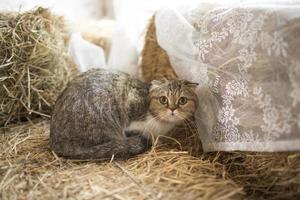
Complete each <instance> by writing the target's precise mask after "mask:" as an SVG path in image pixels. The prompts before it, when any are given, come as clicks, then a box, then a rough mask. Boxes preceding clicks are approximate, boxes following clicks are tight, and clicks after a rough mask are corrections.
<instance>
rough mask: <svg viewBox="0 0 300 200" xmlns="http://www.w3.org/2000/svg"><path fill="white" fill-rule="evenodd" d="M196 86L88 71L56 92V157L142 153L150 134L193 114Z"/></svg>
mask: <svg viewBox="0 0 300 200" xmlns="http://www.w3.org/2000/svg"><path fill="white" fill-rule="evenodd" d="M197 85H198V84H196V83H191V82H188V81H185V80H166V79H164V80H161V81H152V82H151V83H150V84H145V83H143V82H141V81H139V80H138V79H134V78H132V77H130V76H129V75H128V74H126V73H122V72H119V71H112V70H104V69H92V70H89V71H87V72H85V73H83V74H82V75H80V76H78V77H77V78H75V79H74V80H73V81H72V82H70V83H69V84H68V86H67V88H66V89H65V90H64V91H63V92H62V94H61V95H60V96H59V97H58V99H57V101H56V104H55V106H54V110H53V115H52V119H51V125H50V146H51V148H52V149H53V151H54V152H56V153H57V154H58V155H59V156H63V157H68V158H75V159H93V158H97V159H102V158H103V159H109V158H111V157H112V156H114V157H115V158H121V159H126V158H129V157H130V156H133V155H136V154H140V153H143V152H145V151H146V150H147V149H148V148H149V147H150V146H151V143H152V139H151V138H153V136H154V137H155V136H158V135H164V134H166V133H168V132H169V131H170V130H171V129H173V127H174V126H176V125H177V124H179V123H182V122H183V121H184V120H185V119H189V118H191V117H193V115H194V112H195V110H196V108H197V105H198V99H197V95H196V94H195V88H196V87H197Z"/></svg>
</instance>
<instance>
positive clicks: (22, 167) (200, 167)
mask: <svg viewBox="0 0 300 200" xmlns="http://www.w3.org/2000/svg"><path fill="white" fill-rule="evenodd" d="M1 131H2V133H0V135H1V140H0V142H1V144H3V145H2V146H1V149H0V151H1V157H0V166H1V167H0V193H1V196H0V198H1V199H3V200H5V199H18V198H21V197H22V198H24V199H27V198H28V199H62V198H69V199H72V198H75V197H76V199H105V198H107V199H182V198H183V197H184V198H189V199H196V198H201V199H239V197H240V195H242V194H243V193H242V188H241V187H238V186H237V185H236V184H235V183H234V182H233V181H231V180H225V179H223V178H222V174H223V173H224V171H223V169H222V167H220V166H218V164H217V163H211V162H210V161H208V160H204V159H203V158H195V157H192V156H189V155H188V153H187V152H182V151H178V150H176V149H171V150H166V149H165V148H163V147H161V148H156V149H153V150H152V151H150V152H148V153H146V154H143V155H140V156H138V157H136V158H133V159H130V160H128V161H122V162H121V161H119V162H115V161H113V162H111V163H109V162H106V163H101V162H99V161H74V160H73V161H72V160H65V159H62V158H58V157H56V156H55V155H54V154H53V153H52V152H51V151H50V149H49V146H48V137H49V122H48V121H43V122H38V123H36V124H32V125H31V124H30V123H28V124H26V125H21V126H17V127H13V128H6V129H4V128H2V130H1Z"/></svg>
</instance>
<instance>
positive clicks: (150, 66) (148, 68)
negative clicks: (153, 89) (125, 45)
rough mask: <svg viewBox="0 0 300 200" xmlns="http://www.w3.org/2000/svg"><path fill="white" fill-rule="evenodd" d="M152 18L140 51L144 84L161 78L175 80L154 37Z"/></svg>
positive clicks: (167, 60) (164, 52)
mask: <svg viewBox="0 0 300 200" xmlns="http://www.w3.org/2000/svg"><path fill="white" fill-rule="evenodd" d="M154 20H155V18H154V16H153V17H152V18H151V20H150V22H149V25H148V28H147V32H146V35H145V44H144V48H143V51H142V60H141V71H142V77H143V79H144V80H145V81H146V82H150V81H152V80H159V79H161V78H164V77H165V78H168V79H177V77H178V76H177V75H176V73H175V71H174V69H173V68H172V66H171V64H170V61H169V57H168V54H167V52H166V51H165V50H163V49H162V48H161V47H160V46H159V44H158V42H157V37H156V28H155V23H154Z"/></svg>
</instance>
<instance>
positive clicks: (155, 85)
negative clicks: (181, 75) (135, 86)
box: [149, 80, 163, 91]
mask: <svg viewBox="0 0 300 200" xmlns="http://www.w3.org/2000/svg"><path fill="white" fill-rule="evenodd" d="M162 82H163V80H153V81H151V82H150V83H149V91H151V90H154V89H156V88H159V87H160V86H161V84H162Z"/></svg>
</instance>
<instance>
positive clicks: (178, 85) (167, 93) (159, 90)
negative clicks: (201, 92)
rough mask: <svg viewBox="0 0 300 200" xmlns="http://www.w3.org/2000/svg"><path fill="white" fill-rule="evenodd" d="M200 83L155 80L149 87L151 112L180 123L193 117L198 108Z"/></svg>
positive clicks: (169, 120)
mask: <svg viewBox="0 0 300 200" xmlns="http://www.w3.org/2000/svg"><path fill="white" fill-rule="evenodd" d="M197 86H198V83H192V82H189V81H186V80H167V79H164V80H159V81H158V80H154V81H152V82H151V85H150V89H149V101H150V106H149V112H150V113H151V115H152V116H153V117H155V118H157V119H158V120H162V121H165V122H171V123H178V122H181V121H183V120H185V119H188V118H190V117H192V116H193V115H194V113H195V111H196V109H197V105H198V98H197V95H196V93H195V89H196V87H197Z"/></svg>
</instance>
